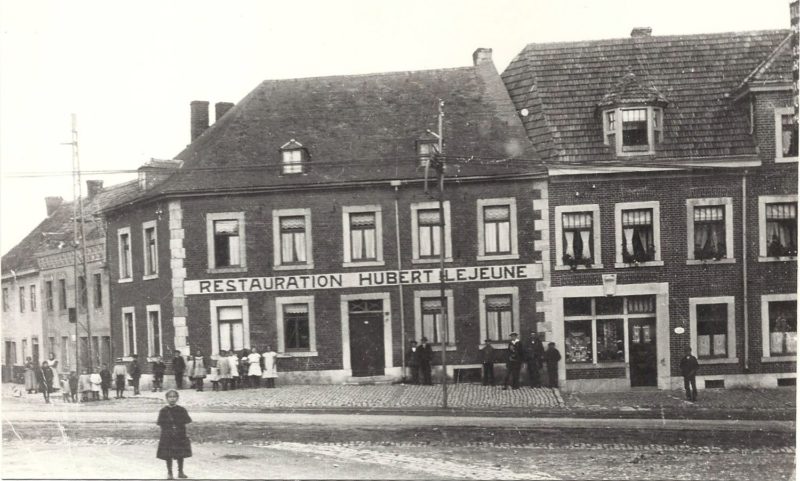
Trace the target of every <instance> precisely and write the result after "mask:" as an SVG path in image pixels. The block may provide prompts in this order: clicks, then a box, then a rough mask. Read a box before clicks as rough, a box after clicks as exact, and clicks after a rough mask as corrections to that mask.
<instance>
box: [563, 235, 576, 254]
mask: <svg viewBox="0 0 800 481" xmlns="http://www.w3.org/2000/svg"><path fill="white" fill-rule="evenodd" d="M574 237H575V233H574V232H572V231H568V232H564V239H565V240H566V245H565V246H564V254H566V255H568V256H570V257H573V258H574V257H575V250H574V247H573V239H574Z"/></svg>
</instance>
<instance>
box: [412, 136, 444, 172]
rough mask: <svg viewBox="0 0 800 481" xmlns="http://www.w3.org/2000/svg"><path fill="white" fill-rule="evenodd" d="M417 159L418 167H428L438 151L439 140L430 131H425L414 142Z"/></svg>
mask: <svg viewBox="0 0 800 481" xmlns="http://www.w3.org/2000/svg"><path fill="white" fill-rule="evenodd" d="M416 147H417V159H419V165H420V167H425V166H427V165H430V162H431V160H433V156H434V155H436V154H437V153H438V151H439V139H438V138H437V137H436V136H435V135H433V134H432V133H431V132H430V131H427V132H425V133H423V134H422V135H420V136H419V138H418V139H417V141H416Z"/></svg>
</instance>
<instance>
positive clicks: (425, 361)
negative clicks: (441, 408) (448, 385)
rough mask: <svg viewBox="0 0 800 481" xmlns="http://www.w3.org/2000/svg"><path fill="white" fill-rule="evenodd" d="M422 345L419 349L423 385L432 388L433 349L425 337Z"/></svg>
mask: <svg viewBox="0 0 800 481" xmlns="http://www.w3.org/2000/svg"><path fill="white" fill-rule="evenodd" d="M420 341H421V344H420V345H419V347H418V348H417V350H418V351H419V370H420V372H421V373H422V384H425V385H426V386H430V385H432V384H433V381H432V380H431V358H432V357H433V349H431V345H430V344H428V338H427V337H423V338H422V339H421V340H420Z"/></svg>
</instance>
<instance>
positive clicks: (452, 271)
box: [183, 264, 542, 295]
mask: <svg viewBox="0 0 800 481" xmlns="http://www.w3.org/2000/svg"><path fill="white" fill-rule="evenodd" d="M541 278H542V266H541V265H540V264H512V265H502V266H472V267H450V268H447V269H445V270H444V281H445V282H446V283H448V284H450V283H460V282H499V281H517V280H533V279H541ZM438 283H439V269H409V270H402V271H370V272H340V273H333V274H307V275H296V276H278V277H238V278H228V279H224V278H223V279H194V280H186V281H184V283H183V290H184V293H185V294H186V295H196V294H229V293H238V292H272V291H303V290H313V289H351V288H360V287H381V286H397V285H400V284H402V285H423V284H438Z"/></svg>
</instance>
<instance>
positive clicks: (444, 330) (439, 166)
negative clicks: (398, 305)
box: [434, 99, 449, 409]
mask: <svg viewBox="0 0 800 481" xmlns="http://www.w3.org/2000/svg"><path fill="white" fill-rule="evenodd" d="M443 119H444V101H443V100H441V99H439V132H438V133H437V134H434V135H435V136H436V138H437V140H438V141H439V143H438V148H437V149H436V150H437V152H436V154H435V155H434V158H435V159H436V171H437V172H438V174H439V225H440V229H441V231H440V232H439V303H440V304H441V306H440V308H441V316H439V318H440V319H441V320H442V327H441V329H439V332H440V333H441V335H442V336H441V337H442V339H441V341H442V407H443V408H445V409H446V408H447V339H448V334H449V333H448V330H449V329H448V322H447V297H446V296H445V292H444V287H445V285H444V278H445V275H444V272H445V271H444V257H445V251H444V249H445V239H444V237H445V236H444V233H445V223H444V174H445V165H444V155H443V154H444V139H443V137H444V130H443V129H444V126H443Z"/></svg>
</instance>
